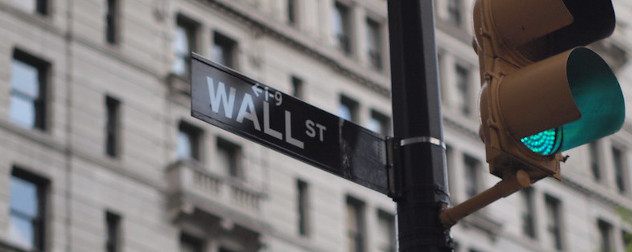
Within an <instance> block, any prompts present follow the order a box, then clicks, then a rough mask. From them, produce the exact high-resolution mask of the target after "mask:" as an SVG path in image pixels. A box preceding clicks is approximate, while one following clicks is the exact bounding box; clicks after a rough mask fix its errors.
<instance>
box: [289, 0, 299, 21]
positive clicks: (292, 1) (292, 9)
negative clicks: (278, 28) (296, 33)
mask: <svg viewBox="0 0 632 252" xmlns="http://www.w3.org/2000/svg"><path fill="white" fill-rule="evenodd" d="M296 7H297V6H296V0H287V22H288V23H289V24H290V25H294V26H295V25H296V14H297V11H296Z"/></svg>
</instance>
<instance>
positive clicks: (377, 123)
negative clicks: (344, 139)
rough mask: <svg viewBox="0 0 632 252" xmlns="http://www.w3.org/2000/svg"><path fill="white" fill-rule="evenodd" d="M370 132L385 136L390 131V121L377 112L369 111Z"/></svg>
mask: <svg viewBox="0 0 632 252" xmlns="http://www.w3.org/2000/svg"><path fill="white" fill-rule="evenodd" d="M367 128H369V129H370V130H372V131H374V132H377V133H380V134H382V135H384V136H387V135H388V134H389V133H390V131H391V119H390V118H389V117H388V116H386V115H384V114H382V113H380V112H377V111H371V118H369V125H368V127H367Z"/></svg>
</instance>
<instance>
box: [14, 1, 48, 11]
mask: <svg viewBox="0 0 632 252" xmlns="http://www.w3.org/2000/svg"><path fill="white" fill-rule="evenodd" d="M13 4H14V5H15V6H17V7H18V8H20V9H22V10H24V11H26V12H29V13H37V14H41V15H48V1H47V0H13Z"/></svg>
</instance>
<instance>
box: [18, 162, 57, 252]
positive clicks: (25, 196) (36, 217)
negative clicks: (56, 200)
mask: <svg viewBox="0 0 632 252" xmlns="http://www.w3.org/2000/svg"><path fill="white" fill-rule="evenodd" d="M9 183H10V196H9V215H10V216H9V239H10V240H11V241H13V242H14V243H16V244H18V245H20V246H21V247H22V248H25V249H27V250H29V251H32V250H35V251H44V238H45V224H46V187H47V186H48V181H46V180H45V179H42V178H39V177H37V176H35V175H32V174H30V173H28V172H25V171H23V170H21V169H18V168H14V169H13V172H12V173H11V180H10V182H9Z"/></svg>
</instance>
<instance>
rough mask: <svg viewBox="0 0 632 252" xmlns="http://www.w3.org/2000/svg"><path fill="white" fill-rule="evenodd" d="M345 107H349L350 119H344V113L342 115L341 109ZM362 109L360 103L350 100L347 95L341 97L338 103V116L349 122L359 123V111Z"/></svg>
mask: <svg viewBox="0 0 632 252" xmlns="http://www.w3.org/2000/svg"><path fill="white" fill-rule="evenodd" d="M343 105H344V106H345V107H347V108H348V109H349V118H346V117H343V115H342V113H341V109H342V107H343ZM359 108H360V103H359V102H358V101H357V100H355V99H353V98H350V97H348V96H346V95H340V99H339V103H338V113H337V115H338V116H340V117H342V118H344V119H346V120H348V121H352V122H357V121H358V119H359V118H358V116H359V115H358V110H359Z"/></svg>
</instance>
